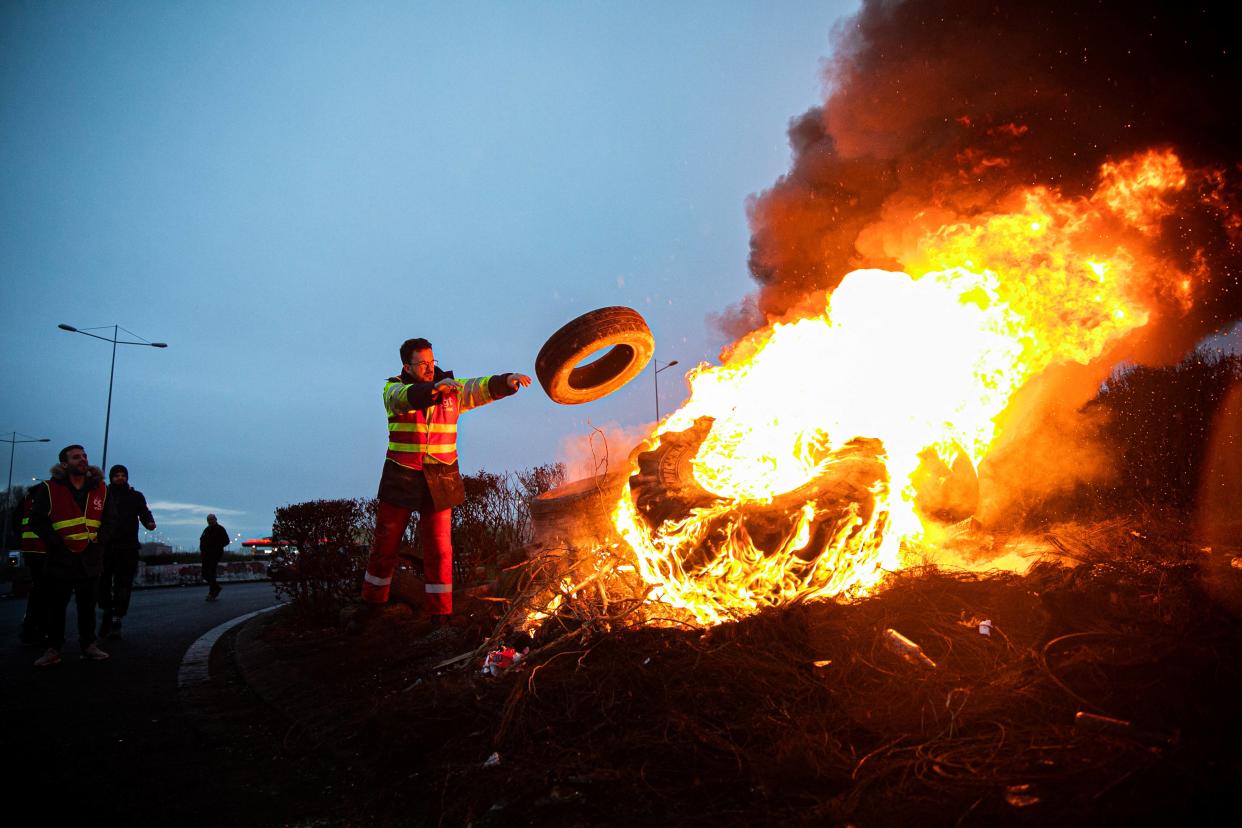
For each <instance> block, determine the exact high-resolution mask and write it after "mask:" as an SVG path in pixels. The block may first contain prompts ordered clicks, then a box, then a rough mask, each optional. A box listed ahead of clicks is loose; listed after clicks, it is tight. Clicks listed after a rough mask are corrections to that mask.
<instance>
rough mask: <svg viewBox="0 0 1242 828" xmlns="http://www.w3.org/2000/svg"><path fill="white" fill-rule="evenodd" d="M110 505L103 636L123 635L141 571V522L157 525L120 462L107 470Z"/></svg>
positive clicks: (102, 604) (102, 588)
mask: <svg viewBox="0 0 1242 828" xmlns="http://www.w3.org/2000/svg"><path fill="white" fill-rule="evenodd" d="M108 508H109V509H110V510H112V515H113V522H114V525H113V529H112V537H111V538H109V539H108V544H107V546H105V547H104V555H103V577H102V578H101V579H100V581H99V608H100V609H101V610H103V617H102V618H101V619H100V622H99V637H100V638H120V637H121V619H123V618H124V617H125V613H127V612H129V596H130V593H131V592H133V589H134V575H136V574H137V573H138V549H139V547H140V545H141V544H139V543H138V523H139V521H141V522H142V525H143V526H145V527H146V528H147V531H148V532H149V531H151V530H153V529H155V518H154V517H152V516H151V510H150V509H148V508H147V499H146V497H144V496H143V494H142V492H140V491H138V490H137V489H134V488H131V487H130V485H129V469H127V468H125V467H124V466H122V465H120V464H117V465H115V466H113V467H112V468H111V469H109V470H108Z"/></svg>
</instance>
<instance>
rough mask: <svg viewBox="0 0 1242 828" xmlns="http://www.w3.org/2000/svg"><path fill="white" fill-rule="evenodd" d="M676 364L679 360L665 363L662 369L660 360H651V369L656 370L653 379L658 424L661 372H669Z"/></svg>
mask: <svg viewBox="0 0 1242 828" xmlns="http://www.w3.org/2000/svg"><path fill="white" fill-rule="evenodd" d="M676 364H677V360H673V361H672V362H666V363H664V367H663V368H661V367H660V360H658V359H653V360H651V367H652V368H653V369H655V370H654V371H653V372H652V377H651V378H652V379H653V380H655V400H656V422H657V423H658V422H660V372H661V371H667V370H668V369H669V368H672V367H673V366H674V365H676Z"/></svg>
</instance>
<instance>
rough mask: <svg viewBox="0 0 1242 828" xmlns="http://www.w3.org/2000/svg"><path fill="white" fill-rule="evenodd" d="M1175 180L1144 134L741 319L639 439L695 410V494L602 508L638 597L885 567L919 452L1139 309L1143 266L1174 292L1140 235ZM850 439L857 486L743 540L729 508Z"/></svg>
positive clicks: (807, 470)
mask: <svg viewBox="0 0 1242 828" xmlns="http://www.w3.org/2000/svg"><path fill="white" fill-rule="evenodd" d="M1185 185H1186V173H1185V171H1184V170H1183V168H1182V165H1181V162H1180V161H1179V160H1178V158H1177V156H1176V155H1174V154H1173V153H1172V152H1169V151H1160V152H1155V151H1153V152H1149V153H1146V154H1143V155H1140V156H1136V157H1134V158H1130V159H1125V160H1123V161H1121V162H1118V163H1110V164H1106V165H1104V167H1103V168H1102V169H1101V171H1100V181H1099V186H1098V188H1097V190H1096V192H1095V193H1094V195H1092V196H1091V197H1089V198H1078V199H1065V198H1062V197H1061V196H1060V195H1059V194H1058V193H1057V192H1056V191H1054V190H1050V189H1047V188H1043V187H1036V188H1030V189H1026V190H1023V191H1020V192H1018V193H1015V194H1014V197H1013V199H1012V201H1011V202H1010V203H1011V205H1012V209H1010V210H1008V211H1007V212H998V213H995V214H992V215H988V216H985V217H982V218H979V219H975V220H972V221H968V222H962V223H957V224H950V225H946V226H943V227H940V228H939V229H938V230H936V231H935V232H932V233H929V234H927V235H926V236H925V237H923V238H922V239H921V240H919V242H918V243H917V245H916V246H915V248H914V249H913V250H912V251H911V252H909V253H908V254H907V255H906V257H905V259H904V261H903V264H904V266H905V267H906V269H907V270H908V271H909V274H908V273H900V272H888V271H880V270H861V271H854V272H853V273H850V274H848V275H847V276H846V277H845V278H844V279H843V280H842V282H841V284H840V285H839V287H838V288H837V289H836V290H835V291H833V292H832V293H831V294H830V295H827V296H825V303H824V309H823V311H822V313H819V314H818V315H814V316H809V317H806V318H802V319H799V320H797V321H793V322H787V323H778V324H774V325H772V326H770V327H768V328H765V329H763V330H761V331H758V332H755V333H752V334H751V335H749V336H748V337H747V338H745V339H744V340H743V341H742V342H740V343H738V345H737V346H735V347H734V348H733V349H732V352H731V353H730V354H729V356H728V358H727V360H726V361H725V363H724V364H723V365H720V366H710V365H707V364H702V365H700V366H698V367H697V368H695V369H694V370H693V371H691V372H690V373H689V374H688V376H687V378H688V380H689V383H690V388H691V394H690V398H689V400H688V401H687V402H686V403H685V405H683V406H682V408H680V409H679V410H678V411H676V412H674V413H673V414H671V415H669V416H668V417H667V418H666V419H665V420H664V421H663V422H661V423H660V424H659V425H658V426H657V429H656V431H655V433H654V434H653V435H652V437H651V438H650V439H649V441H648V443H647V446H648V447H649V448H654V447H656V446H657V445H658V444H659V443H660V441H661V440H662V439H663V438H664V435H667V434H670V433H672V432H681V431H685V430H687V429H690V428H691V427H692V426H693V425H694V424H695V422H696V421H698V420H699V418H702V417H710V418H711V430H710V432H709V433H708V434H707V436H706V437H705V439H703V441H702V443H701V445H700V446H699V447H698V450H697V453H696V454H695V456H694V458H693V460H692V461H691V464H690V465H691V468H692V469H693V476H694V478H695V482H696V483H697V485H698V486H699V487H701V488H702V490H704V492H705V493H706V498H707V499H706V501H705V502H704V503H701V504H698V505H694V506H693V507H692V508H689V509H688V510H687V511H686V513H685V514H684V515H678V516H677V517H675V518H671V519H667V520H664V521H663V522H662V523H661V524H660V525H659V526H651V525H649V524H648V522H647V519H646V518H645V517H644V516H643V515H641V514H640V513H639V510H638V509H637V508H636V506H635V502H634V498H633V496H632V493H631V492H630V490H629V489H628V488H627V489H626V491H625V493H624V494H623V496H622V498H621V500H620V502H619V503H618V504H617V507H616V509H615V511H614V515H613V519H614V521H615V523H616V526H617V529H618V531H619V533H620V534H621V536H622V537H623V538H624V539H625V540H626V542H627V543H628V544H629V545H630V546H631V547H632V548H633V550H634V552H635V554H636V556H637V560H638V567H639V571H640V573H641V574H642V576H643V578H644V579H645V580H646V581H647V582H648V583H649V584H652V585H654V586H655V587H656V589H655V590H654V591H653V595H654V597H656V598H657V599H659V600H662V601H664V602H666V603H668V604H671V605H673V606H677V607H681V608H684V609H686V610H688V611H689V612H690V613H692V614H693V615H694V616H695V618H696V619H697V620H698V621H699V622H700V623H703V624H715V623H719V622H721V621H723V620H726V619H728V618H730V617H736V616H739V615H746V614H749V613H753V612H755V611H757V610H759V609H761V608H763V607H765V606H774V605H779V604H784V603H788V602H790V601H794V600H806V599H809V598H819V597H831V596H842V595H844V596H849V595H859V594H864V593H866V592H867V591H868V590H870V589H872V588H874V587H875V586H876V585H877V584H878V583H879V582H880V580H881V579H882V578H883V577H884V575H885V574H886V573H887V572H888V571H892V570H894V569H897V568H900V567H901V566H902V565H903V544H902V542H903V540H915V539H920V538H921V537H922V536H923V535H924V533H925V531H926V525H925V523H926V520H927V518H926V517H925V516H921V515H920V513H919V510H918V508H917V506H916V503H915V500H916V492H915V487H914V484H913V482H912V478H913V476H914V474H915V471H916V469H917V468H918V467H919V463H920V455H925V453H926V452H927V451H928V450H929V449H930V450H932V451H934V452H936V454H937V455H939V457H940V458H942V459H944V460H945V461H946V464H951V462H952V460H953V458H954V457H955V456H956V455H957V454H958V453H959V452H964V453H965V455H966V456H967V457H969V459H970V460H971V462H972V463H973V464H975V466H977V465H978V463H979V461H980V460H982V459H983V457H984V456H985V455H986V454H987V451H988V448H989V446H990V445H991V443H992V440H993V438H994V436H995V432H996V419H997V417H998V415H1000V414H1001V412H1002V411H1003V410H1004V409H1005V407H1006V405H1007V404H1008V402H1009V400H1010V398H1011V397H1012V396H1013V394H1014V393H1015V392H1016V391H1017V390H1018V389H1019V388H1021V387H1022V386H1023V385H1024V384H1025V383H1027V382H1028V381H1029V380H1031V379H1032V378H1033V377H1035V376H1036V375H1038V374H1039V373H1040V372H1042V371H1043V370H1045V369H1046V368H1048V367H1049V366H1051V365H1054V364H1056V363H1064V362H1069V361H1073V362H1078V363H1083V364H1086V363H1089V362H1091V361H1092V360H1094V359H1096V358H1098V357H1099V356H1100V355H1101V354H1103V353H1104V352H1105V350H1106V349H1107V348H1108V347H1109V346H1110V345H1111V344H1113V343H1115V342H1116V341H1117V340H1118V339H1120V338H1121V337H1123V336H1125V335H1126V334H1127V333H1129V332H1131V331H1133V330H1134V329H1136V328H1139V327H1141V326H1143V325H1145V324H1146V323H1147V322H1148V320H1149V317H1150V315H1151V313H1152V311H1151V310H1150V309H1149V308H1148V307H1147V305H1146V304H1145V301H1146V297H1145V289H1144V288H1143V287H1142V285H1143V283H1145V282H1147V281H1149V280H1151V279H1152V278H1153V274H1154V273H1157V272H1163V273H1167V274H1171V275H1169V276H1167V277H1166V278H1168V279H1170V280H1172V284H1171V285H1169V286H1168V288H1167V289H1168V290H1169V291H1171V292H1174V293H1180V294H1184V295H1187V296H1188V295H1189V292H1190V286H1189V277H1188V276H1187V275H1186V274H1180V273H1177V272H1175V271H1174V270H1173V269H1171V268H1167V267H1165V268H1163V269H1161V268H1158V267H1156V266H1155V265H1156V261H1155V259H1154V257H1153V256H1152V255H1151V254H1150V253H1149V251H1148V250H1147V245H1146V242H1147V240H1148V238H1149V237H1150V235H1151V234H1152V233H1153V232H1154V228H1156V226H1157V224H1158V222H1159V220H1160V218H1161V217H1162V216H1163V215H1165V214H1167V213H1168V212H1169V211H1170V210H1171V207H1170V196H1171V194H1172V193H1174V192H1175V191H1177V190H1180V189H1182V188H1183V187H1185ZM910 274H914V275H910ZM856 438H875V439H878V440H879V442H880V444H882V447H883V448H882V452H879V456H878V460H880V461H882V463H883V469H884V472H883V473H880V474H876V475H873V476H872V477H871V478H868V479H867V480H866V481H863V484H861V485H862V486H863V489H862V490H860V491H863V495H861V496H858V497H856V498H855V499H854V500H853V501H851V502H849V503H848V504H846V505H844V506H843V505H842V503H841V502H839V500H833V499H832V498H827V499H825V498H823V497H820V496H818V495H816V496H808V499H807V500H806V501H805V502H801V503H796V504H795V505H794V506H793V507H792V508H789V507H788V505H787V504H786V508H785V509H784V511H783V512H782V513H781V521H783V523H781V528H780V530H779V531H777V532H776V533H775V534H773V533H772V532H771V531H768V532H767V534H766V535H765V537H764V540H763V542H762V543H761V542H759V541H757V540H756V537H755V530H754V528H753V527H752V525H751V522H750V521H751V519H750V518H748V517H747V515H748V513H750V514H753V513H754V512H755V510H756V509H758V510H762V509H763V508H764V507H770V506H773V505H774V504H777V503H778V501H781V500H782V497H783V496H784V497H786V498H787V497H788V496H789V495H788V493H791V492H795V491H798V492H800V491H802V489H800V487H806V486H808V484H812V483H813V482H814V481H817V480H823V479H831V478H832V477H833V475H836V474H840V473H841V469H843V468H845V467H846V465H847V463H846V459H845V458H846V456H847V455H848V453H849V452H848V450H847V449H848V447H849V445H850V444H851V441H854V440H855V439H856ZM855 490H858V487H857V486H855ZM829 501H831V502H829ZM782 502H783V501H782ZM748 510H749V512H748ZM779 522H780V521H778V523H779ZM771 523H772V521H770V520H769V521H767V522H766V523H765V524H764V525H765V528H766V529H768V530H770V529H771Z"/></svg>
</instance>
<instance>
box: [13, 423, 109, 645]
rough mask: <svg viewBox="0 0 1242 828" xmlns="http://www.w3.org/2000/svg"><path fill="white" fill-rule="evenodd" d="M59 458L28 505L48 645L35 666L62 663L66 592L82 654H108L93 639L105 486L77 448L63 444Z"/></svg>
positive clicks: (104, 537) (105, 535) (105, 533)
mask: <svg viewBox="0 0 1242 828" xmlns="http://www.w3.org/2000/svg"><path fill="white" fill-rule="evenodd" d="M59 460H60V463H59V464H57V465H55V466H53V467H52V473H51V478H50V479H48V480H45V481H43V482H42V483H41V484H40V485H38V486H36V487H35V490H34V496H33V498H32V500H31V504H30V528H31V529H32V530H33V531H34V533H35V535H36V536H37V537H38V539H39V540H40V541H42V542H43V546H44V548H45V549H46V550H47V551H46V552H45V553H44V554H45V555H47V559H46V561H45V563H44V571H43V577H44V597H45V598H46V599H47V604H46V606H47V614H46V616H45V617H46V619H47V622H46V627H45V630H46V633H47V647H48V648H47V651H46V652H45V653H44V654H43V655H42V656H41V657H40V658H38V659H37V660H36V661H35V666H36V667H51V666H52V665H55V664H59V663H60V661H61V657H60V652H61V650H62V649H63V648H64V645H65V609H66V608H67V607H68V606H69V596H70V595H72V596H74V598H75V599H76V603H77V610H78V641H79V642H80V645H81V648H82V658H84V659H89V660H91V661H104V660H105V659H107V658H108V654H107V653H105V652H104V651H103V650H101V649H99V645H98V644H97V643H96V642H95V592H96V589H97V587H98V581H99V573H100V572H101V570H102V569H103V547H104V545H105V544H106V543H107V541H108V539H109V538H110V537H111V534H112V515H111V511H110V510H108V509H105V504H106V502H107V499H108V487H107V486H106V485H105V484H104V480H103V471H102V470H100V469H99V468H98V467H96V466H92V465H90V463H89V462H88V460H87V457H86V449H84V448H83V447H82V446H80V445H76V444H75V445H71V446H65V447H64V448H63V449H61V450H60V455H59Z"/></svg>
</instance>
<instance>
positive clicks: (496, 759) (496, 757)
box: [483, 753, 500, 768]
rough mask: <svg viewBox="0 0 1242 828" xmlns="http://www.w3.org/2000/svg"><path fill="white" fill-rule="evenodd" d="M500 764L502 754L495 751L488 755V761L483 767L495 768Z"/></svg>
mask: <svg viewBox="0 0 1242 828" xmlns="http://www.w3.org/2000/svg"><path fill="white" fill-rule="evenodd" d="M499 764H500V754H499V753H493V754H492V755H491V756H489V757H487V761H486V762H484V763H483V767H485V768H494V767H496V766H497V765H499Z"/></svg>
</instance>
